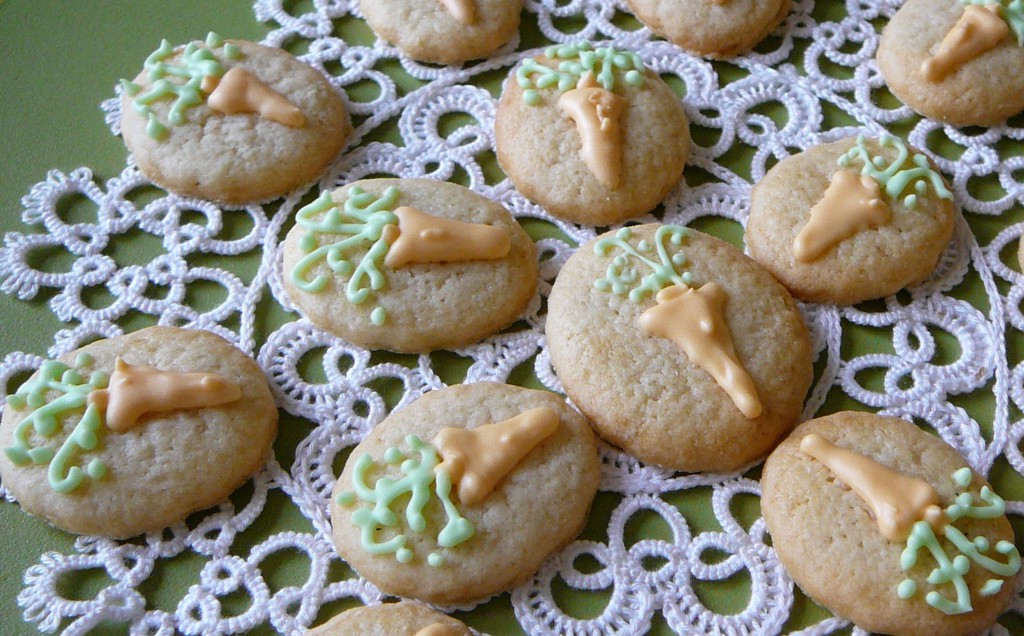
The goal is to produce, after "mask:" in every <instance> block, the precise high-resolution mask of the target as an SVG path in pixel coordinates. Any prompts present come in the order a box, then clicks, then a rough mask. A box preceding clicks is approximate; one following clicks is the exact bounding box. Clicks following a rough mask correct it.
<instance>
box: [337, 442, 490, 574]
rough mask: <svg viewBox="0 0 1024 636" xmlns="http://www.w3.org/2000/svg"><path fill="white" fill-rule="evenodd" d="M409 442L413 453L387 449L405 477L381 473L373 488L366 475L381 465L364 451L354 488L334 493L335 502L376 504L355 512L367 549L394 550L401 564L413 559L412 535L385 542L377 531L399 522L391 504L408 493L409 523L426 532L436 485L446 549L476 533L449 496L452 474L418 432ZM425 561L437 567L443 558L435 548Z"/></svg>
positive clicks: (441, 538) (355, 472) (389, 459)
mask: <svg viewBox="0 0 1024 636" xmlns="http://www.w3.org/2000/svg"><path fill="white" fill-rule="evenodd" d="M405 443H406V445H407V446H408V447H409V449H410V450H411V451H412V454H411V455H407V454H405V453H403V452H402V451H401V449H399V448H389V449H388V450H387V451H386V452H385V453H384V462H385V463H387V464H392V465H393V464H399V470H401V472H402V477H401V478H399V479H392V478H390V477H381V478H379V479H378V480H377V481H376V482H375V483H374V485H373V487H370V486H369V485H368V484H367V479H368V477H369V474H370V472H371V471H372V470H374V469H375V468H376V467H377V464H376V462H374V461H373V458H371V457H370V455H369V454H365V455H363V456H361V457H360V458H359V459H357V460H356V464H355V470H353V472H352V487H353V491H354V492H341V493H339V494H338V496H337V497H335V501H336V502H337V503H338V504H339V505H342V506H351V505H354V504H355V503H356V502H357V501H361V502H364V503H368V504H372V506H373V507H372V508H360V509H359V510H356V511H354V512H353V513H352V523H353V524H355V525H357V526H359V528H360V529H361V533H360V537H361V541H362V545H363V549H364V550H366V551H367V552H369V553H370V554H394V555H395V560H397V561H398V562H399V563H409V562H410V561H412V559H413V557H414V555H413V551H412V550H411V549H410V548H408V547H407V543H408V537H407V536H406V535H405V534H396V535H395V536H393V537H391V538H390V539H388V540H386V541H378V540H377V536H376V535H377V532H378V531H379V530H380V529H381V528H395V527H397V526H398V520H399V518H398V514H396V512H395V511H394V510H393V509H392V507H393V506H395V505H396V504H397V503H398V500H399V499H401V498H403V497H404V496H406V495H408V496H409V501H408V503H407V504H406V506H405V522H406V524H407V525H408V527H409V529H410V530H412V531H413V532H415V533H417V534H421V533H423V532H425V531H426V529H427V520H426V517H424V516H423V510H424V509H425V508H426V506H427V504H428V503H430V500H431V484H433V486H434V488H433V494H434V496H436V497H437V499H438V500H439V501H440V502H441V505H442V506H443V507H444V512H445V517H446V518H447V523H446V524H445V526H444V528H442V529H441V531H440V532H439V533H438V535H437V544H438V545H439V546H441V547H443V548H454V547H456V546H458V545H460V544H462V543H464V542H466V541H468V540H469V539H470V538H472V537H473V535H474V534H475V533H476V528H475V527H474V526H473V523H472V522H470V521H469V520H468V519H466V518H464V517H463V516H462V515H461V514H460V513H459V510H458V508H457V507H456V506H455V504H454V503H453V502H452V500H451V490H452V481H451V475H449V473H448V471H447V470H444V469H443V468H442V469H439V470H438V469H437V466H438V464H440V461H441V460H440V457H439V456H438V452H437V449H435V448H434V447H433V446H431V445H429V444H426V443H424V442H423V441H422V440H420V439H419V438H418V437H416V436H415V435H409V436H408V437H406V438H405ZM416 456H418V458H417V457H416ZM427 563H428V564H429V565H431V566H433V567H438V566H440V565H442V564H443V563H444V558H443V557H442V556H441V554H439V553H436V552H432V553H430V555H428V557H427Z"/></svg>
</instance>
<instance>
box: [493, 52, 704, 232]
mask: <svg viewBox="0 0 1024 636" xmlns="http://www.w3.org/2000/svg"><path fill="white" fill-rule="evenodd" d="M494 126H495V136H496V141H497V152H498V161H499V163H500V164H501V167H502V168H503V169H504V170H505V172H506V174H508V176H509V178H510V179H511V180H512V182H513V183H514V184H515V185H516V188H518V189H519V191H520V192H522V193H523V194H524V195H526V196H527V197H528V198H530V199H532V200H534V201H536V202H537V203H539V204H540V205H542V206H544V208H545V209H546V210H547V211H548V212H550V213H551V214H553V215H555V216H557V217H561V218H564V219H568V220H570V221H575V222H577V223H588V224H592V225H610V224H612V223H617V222H619V221H623V220H625V219H628V218H632V217H635V216H638V215H640V214H643V213H645V212H648V211H650V210H651V209H652V208H654V207H655V206H656V205H658V203H660V202H661V200H662V199H664V198H665V197H666V196H667V195H668V193H669V191H670V190H671V189H672V188H673V187H675V185H676V184H677V183H678V182H679V179H680V177H681V176H682V173H683V167H684V166H685V164H686V159H687V157H688V155H689V151H690V132H689V122H688V121H687V119H686V113H685V112H684V111H683V106H682V103H681V102H680V100H679V98H678V97H676V95H675V93H673V92H672V90H671V89H670V88H669V87H668V86H667V85H666V84H665V82H664V81H662V79H661V78H660V77H658V75H657V74H656V73H654V72H652V71H650V70H648V69H646V68H644V65H643V62H642V61H641V60H640V57H639V56H637V55H636V54H635V53H632V52H628V51H617V50H616V49H614V48H611V47H598V48H596V49H594V48H593V47H591V45H590V44H589V43H586V42H579V43H574V44H563V45H558V46H552V47H549V48H548V49H547V51H546V52H545V54H544V55H543V56H541V57H538V58H530V59H527V60H525V61H523V63H522V64H520V65H519V66H518V67H516V69H515V70H514V71H513V72H512V74H511V76H510V77H509V79H508V81H507V82H505V88H504V91H503V93H502V96H501V102H500V104H499V105H498V112H497V115H496V118H495V124H494Z"/></svg>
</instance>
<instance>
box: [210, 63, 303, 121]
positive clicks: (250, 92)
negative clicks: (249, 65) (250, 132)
mask: <svg viewBox="0 0 1024 636" xmlns="http://www.w3.org/2000/svg"><path fill="white" fill-rule="evenodd" d="M207 104H208V105H209V106H210V108H212V109H213V110H215V111H217V112H219V113H223V114H225V115H238V114H244V113H256V114H258V115H259V116H260V117H262V118H264V119H268V120H270V121H276V122H277V123H279V124H284V125H285V126H288V127H291V128H302V127H303V126H305V125H306V116H305V115H303V114H302V111H301V110H300V109H299V107H298V106H296V105H295V104H293V103H291V102H290V101H288V98H286V97H285V96H284V95H282V94H281V93H278V92H277V91H275V90H274V89H273V88H271V87H270V86H269V85H267V84H266V83H265V82H264V81H263V80H261V79H260V78H258V77H256V76H255V75H253V74H252V73H250V72H249V71H247V70H245V69H244V68H242V67H240V66H236V67H234V68H232V69H231V70H229V71H228V72H227V73H225V74H224V77H222V78H220V81H219V82H218V83H217V88H215V89H213V92H212V93H210V97H209V99H208V100H207Z"/></svg>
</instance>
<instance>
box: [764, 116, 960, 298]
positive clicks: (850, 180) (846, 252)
mask: <svg viewBox="0 0 1024 636" xmlns="http://www.w3.org/2000/svg"><path fill="white" fill-rule="evenodd" d="M954 218H955V206H954V204H953V195H952V193H951V192H950V191H949V190H948V187H947V185H946V182H945V180H944V179H943V178H942V175H941V174H939V173H938V172H937V171H936V170H935V169H934V167H933V166H932V165H931V163H930V162H929V160H928V158H927V157H925V156H924V155H923V154H920V153H919V152H917V151H916V150H914V149H913V148H910V147H908V146H907V145H906V144H905V143H903V141H902V140H900V139H898V138H896V137H889V136H886V137H883V138H882V139H881V140H866V139H863V138H857V139H853V138H851V139H845V140H843V141H838V142H835V143H831V144H825V145H821V146H815V147H813V148H811V149H809V150H806V151H804V152H802V153H800V154H798V155H794V156H792V157H789V158H788V159H784V160H783V161H781V162H779V163H778V164H776V165H775V166H774V167H772V169H771V170H769V171H768V174H766V175H765V176H764V178H763V179H761V181H760V182H758V183H757V184H756V185H755V186H754V189H753V190H752V191H751V193H750V217H749V219H748V220H747V232H746V242H747V249H748V250H749V251H750V255H751V257H753V258H754V260H756V261H757V262H758V263H760V264H761V265H762V266H764V267H765V268H766V269H767V270H768V271H770V272H771V273H772V274H773V275H774V276H775V277H776V278H778V279H779V281H780V282H781V283H782V284H783V285H785V286H786V288H787V289H789V291H790V292H792V294H793V295H794V296H796V297H797V298H801V299H803V300H810V301H814V302H827V303H837V304H852V303H856V302H860V301H862V300H867V299H870V298H880V297H882V296H888V295H890V294H894V293H896V292H897V291H899V290H900V289H902V288H904V287H906V286H907V285H910V284H912V283H915V282H917V281H920V280H921V279H923V278H925V277H927V276H928V274H930V273H931V271H932V270H933V269H935V264H936V263H937V262H938V260H939V256H940V255H941V254H942V251H943V250H944V249H945V247H946V244H947V243H949V239H950V238H951V237H952V235H953V222H954Z"/></svg>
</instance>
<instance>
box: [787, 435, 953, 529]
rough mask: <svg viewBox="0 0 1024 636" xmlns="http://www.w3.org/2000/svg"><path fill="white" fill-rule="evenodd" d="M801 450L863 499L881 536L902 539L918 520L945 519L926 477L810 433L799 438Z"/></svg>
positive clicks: (934, 524) (935, 522) (936, 496)
mask: <svg viewBox="0 0 1024 636" xmlns="http://www.w3.org/2000/svg"><path fill="white" fill-rule="evenodd" d="M800 451H801V452H803V453H804V454H805V455H809V456H811V457H813V458H814V459H816V460H818V461H819V462H821V463H822V464H825V466H826V467H828V469H829V470H830V471H832V473H833V474H834V475H835V476H836V477H838V478H839V481H841V482H843V483H844V484H846V485H847V486H848V487H849V488H850V490H852V491H853V492H855V493H857V496H858V497H860V498H861V499H862V500H864V503H866V504H867V506H868V508H869V509H870V510H871V515H872V516H873V517H874V518H875V522H876V523H877V524H878V529H879V531H881V533H882V536H884V537H885V538H886V539H888V540H890V541H894V542H897V543H902V542H903V541H905V540H906V538H907V535H909V534H910V530H911V529H912V528H913V527H914V524H915V523H917V522H918V521H920V520H922V519H925V520H927V521H928V523H930V524H931V525H932V526H938V525H939V524H940V523H942V521H943V520H944V513H943V512H942V509H941V508H939V505H938V504H939V493H938V492H937V491H936V490H935V488H933V487H932V485H931V484H929V483H928V482H926V481H923V480H921V479H915V478H913V477H907V476H906V475H903V474H901V473H898V472H896V471H895V470H892V469H891V468H888V467H886V466H883V465H882V464H879V463H878V462H876V461H875V460H873V459H871V458H870V457H865V456H864V455H861V454H860V453H855V452H853V451H850V450H846V449H845V448H840V447H838V446H836V445H835V444H833V443H832V442H830V441H828V440H826V439H825V438H823V437H821V436H820V435H815V434H814V433H811V434H810V435H806V436H804V438H803V439H802V440H800Z"/></svg>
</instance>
